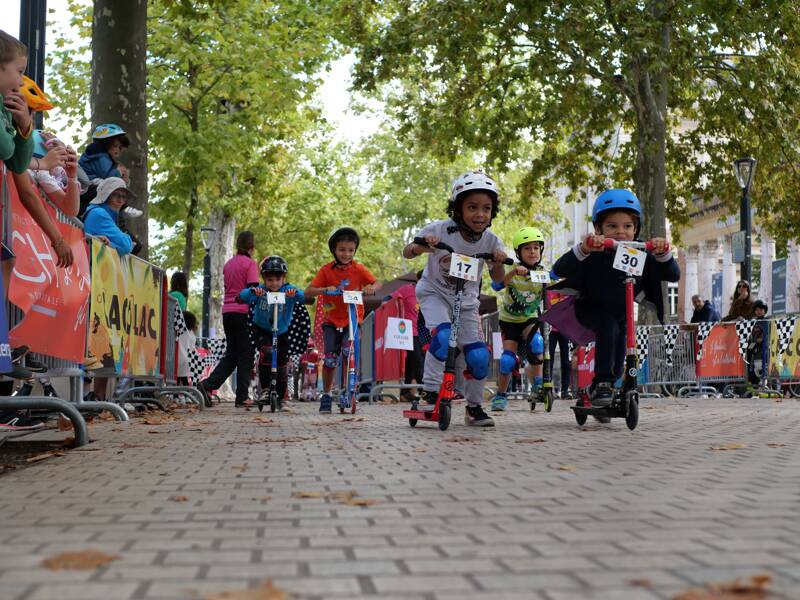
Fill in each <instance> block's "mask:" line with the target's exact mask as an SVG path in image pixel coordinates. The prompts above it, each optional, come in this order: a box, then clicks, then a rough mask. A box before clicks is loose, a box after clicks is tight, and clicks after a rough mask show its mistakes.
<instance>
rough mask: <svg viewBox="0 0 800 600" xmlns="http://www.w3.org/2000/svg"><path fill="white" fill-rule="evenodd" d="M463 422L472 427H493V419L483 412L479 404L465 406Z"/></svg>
mask: <svg viewBox="0 0 800 600" xmlns="http://www.w3.org/2000/svg"><path fill="white" fill-rule="evenodd" d="M464 422H465V423H466V424H467V425H472V426H474V427H494V419H492V417H490V416H489V415H487V414H486V413H485V412H484V410H483V407H482V406H481V405H480V404H477V405H472V404H470V405H469V406H467V410H466V411H465V412H464Z"/></svg>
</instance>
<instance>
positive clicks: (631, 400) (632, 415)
mask: <svg viewBox="0 0 800 600" xmlns="http://www.w3.org/2000/svg"><path fill="white" fill-rule="evenodd" d="M627 400H628V413H627V414H626V415H625V424H626V425H627V426H628V429H630V430H631V431H633V430H634V429H636V425H638V424H639V394H637V393H636V392H631V393H629V394H628V398H627Z"/></svg>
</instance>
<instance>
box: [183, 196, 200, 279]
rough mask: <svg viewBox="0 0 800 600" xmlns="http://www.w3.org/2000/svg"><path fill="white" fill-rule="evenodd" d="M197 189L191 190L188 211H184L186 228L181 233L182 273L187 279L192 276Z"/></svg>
mask: <svg viewBox="0 0 800 600" xmlns="http://www.w3.org/2000/svg"><path fill="white" fill-rule="evenodd" d="M197 204H198V199H197V188H196V187H194V188H192V193H191V194H190V198H189V210H187V211H186V228H185V229H184V232H183V272H184V273H186V276H187V277H191V275H192V270H193V269H192V261H193V260H194V230H195V226H196V224H195V218H196V215H197Z"/></svg>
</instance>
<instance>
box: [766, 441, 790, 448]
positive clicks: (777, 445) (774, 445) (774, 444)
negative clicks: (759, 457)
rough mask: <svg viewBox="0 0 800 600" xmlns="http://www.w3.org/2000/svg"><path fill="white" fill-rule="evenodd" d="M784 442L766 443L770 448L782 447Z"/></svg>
mask: <svg viewBox="0 0 800 600" xmlns="http://www.w3.org/2000/svg"><path fill="white" fill-rule="evenodd" d="M785 445H786V444H779V443H777V442H773V443H771V444H767V446H769V447H770V448H783V447H784V446H785Z"/></svg>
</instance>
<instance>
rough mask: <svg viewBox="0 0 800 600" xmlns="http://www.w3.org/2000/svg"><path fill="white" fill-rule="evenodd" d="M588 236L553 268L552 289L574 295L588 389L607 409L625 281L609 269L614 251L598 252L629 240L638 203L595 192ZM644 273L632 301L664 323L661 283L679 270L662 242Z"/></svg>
mask: <svg viewBox="0 0 800 600" xmlns="http://www.w3.org/2000/svg"><path fill="white" fill-rule="evenodd" d="M592 222H593V223H594V230H595V233H594V234H589V235H587V236H586V238H585V239H584V240H583V241H582V242H581V243H580V244H578V245H576V246H575V247H574V248H573V249H572V250H569V251H568V252H567V253H566V254H564V255H563V256H562V257H561V258H559V259H558V260H557V261H556V264H555V265H553V271H554V272H555V274H556V275H557V276H558V277H564V278H565V280H564V281H561V282H559V283H558V284H556V285H555V286H553V288H554V289H557V290H559V291H563V292H564V293H571V294H575V295H576V296H577V300H576V301H575V304H574V306H575V314H574V316H575V318H576V319H577V321H578V322H579V323H580V325H582V326H583V327H585V328H587V329H589V330H591V331H593V332H594V335H595V376H594V380H593V381H592V386H591V397H592V405H593V406H608V405H609V404H610V403H611V401H612V397H613V385H614V382H615V381H616V380H617V379H619V377H620V376H621V375H622V371H623V367H624V362H625V327H626V325H625V283H624V282H625V279H626V278H627V277H628V275H626V274H625V273H624V272H622V271H619V270H617V269H615V268H614V267H613V262H614V253H613V252H604V251H603V250H604V247H603V242H604V240H605V239H606V238H611V239H614V240H616V241H618V242H626V241H628V242H630V241H634V240H636V239H637V238H638V236H639V231H640V230H641V224H642V207H641V204H640V203H639V199H638V198H637V197H636V196H635V195H634V194H633V193H632V192H630V191H628V190H621V189H612V190H606V191H605V192H603V193H602V194H600V195H599V196H598V197H597V199H596V200H595V202H594V208H593V209H592ZM651 242H652V243H653V251H652V252H648V253H647V258H646V260H645V266H644V271H643V273H642V276H641V277H640V278H638V279H637V281H636V284H635V288H634V297H635V298H636V301H637V302H639V303H641V304H644V305H648V304H649V305H650V307H651V308H654V309H655V311H656V314H657V315H658V320H659V321H660V322H662V323H663V322H664V302H663V299H662V296H661V282H662V281H678V279H680V275H681V273H680V268H679V267H678V263H677V262H676V261H675V259H674V258H673V256H672V253H671V252H670V251H669V244H668V243H667V240H665V239H663V238H656V239H653V240H651Z"/></svg>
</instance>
